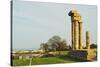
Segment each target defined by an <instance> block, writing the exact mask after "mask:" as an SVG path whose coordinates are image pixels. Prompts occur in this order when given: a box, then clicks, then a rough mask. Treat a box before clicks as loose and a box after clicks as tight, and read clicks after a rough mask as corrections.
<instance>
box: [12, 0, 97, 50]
mask: <svg viewBox="0 0 100 67" xmlns="http://www.w3.org/2000/svg"><path fill="white" fill-rule="evenodd" d="M71 10H78V11H79V12H80V15H81V16H82V21H83V23H82V24H83V25H82V26H83V31H82V37H83V38H82V41H83V45H84V46H85V45H86V31H89V32H90V40H91V44H92V43H97V6H95V5H78V4H64V3H50V2H34V1H20V0H13V5H12V12H13V14H12V20H13V21H12V28H13V30H12V37H13V38H12V48H13V50H16V49H17V50H20V49H33V50H34V49H38V48H39V47H40V43H43V42H44V43H45V42H47V41H48V40H49V38H51V37H52V36H54V35H58V36H60V37H61V38H63V39H65V40H66V41H67V44H70V45H71V17H70V16H68V13H69V12H70V11H71Z"/></svg>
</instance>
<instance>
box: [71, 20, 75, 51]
mask: <svg viewBox="0 0 100 67" xmlns="http://www.w3.org/2000/svg"><path fill="white" fill-rule="evenodd" d="M71 24H72V25H71V29H72V31H71V32H72V49H74V22H72V23H71Z"/></svg>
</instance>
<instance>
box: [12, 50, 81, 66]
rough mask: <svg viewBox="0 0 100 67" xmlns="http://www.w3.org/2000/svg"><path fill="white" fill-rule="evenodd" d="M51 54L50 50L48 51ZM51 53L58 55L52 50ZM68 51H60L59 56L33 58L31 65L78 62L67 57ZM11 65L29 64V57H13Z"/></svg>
mask: <svg viewBox="0 0 100 67" xmlns="http://www.w3.org/2000/svg"><path fill="white" fill-rule="evenodd" d="M50 54H52V52H50ZM53 54H56V55H58V54H59V52H53ZM67 54H68V51H67V52H66V51H61V55H60V56H55V57H44V58H33V59H32V61H31V65H40V64H57V63H73V62H80V61H79V60H75V59H72V58H69V57H67ZM12 64H13V66H25V65H29V64H30V59H20V60H19V59H14V60H13V61H12Z"/></svg>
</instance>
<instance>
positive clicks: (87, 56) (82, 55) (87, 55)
mask: <svg viewBox="0 0 100 67" xmlns="http://www.w3.org/2000/svg"><path fill="white" fill-rule="evenodd" d="M69 56H70V57H72V58H75V59H79V60H87V61H93V60H96V59H97V57H96V56H97V50H96V49H81V50H71V51H70V52H69Z"/></svg>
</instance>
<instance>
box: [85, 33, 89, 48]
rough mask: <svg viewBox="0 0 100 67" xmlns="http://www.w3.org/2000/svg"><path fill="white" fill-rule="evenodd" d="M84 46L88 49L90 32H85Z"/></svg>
mask: <svg viewBox="0 0 100 67" xmlns="http://www.w3.org/2000/svg"><path fill="white" fill-rule="evenodd" d="M86 48H87V49H90V33H89V32H88V31H87V32H86Z"/></svg>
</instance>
